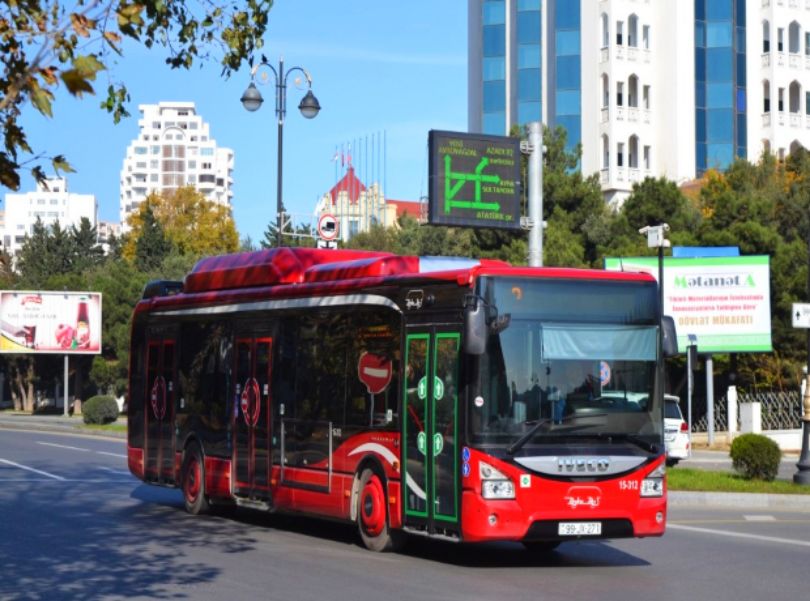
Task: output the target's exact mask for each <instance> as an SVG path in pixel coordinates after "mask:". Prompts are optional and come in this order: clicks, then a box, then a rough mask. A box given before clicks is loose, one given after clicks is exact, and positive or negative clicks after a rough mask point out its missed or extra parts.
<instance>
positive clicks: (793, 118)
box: [790, 113, 802, 127]
mask: <svg viewBox="0 0 810 601" xmlns="http://www.w3.org/2000/svg"><path fill="white" fill-rule="evenodd" d="M801 126H802V116H801V115H800V114H799V113H790V127H801Z"/></svg>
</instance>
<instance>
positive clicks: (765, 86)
mask: <svg viewBox="0 0 810 601" xmlns="http://www.w3.org/2000/svg"><path fill="white" fill-rule="evenodd" d="M762 98H763V107H762V109H763V112H765V113H770V112H771V82H770V81H768V80H767V79H766V80H765V81H763V82H762Z"/></svg>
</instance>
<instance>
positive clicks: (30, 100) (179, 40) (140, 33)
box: [0, 0, 273, 190]
mask: <svg viewBox="0 0 810 601" xmlns="http://www.w3.org/2000/svg"><path fill="white" fill-rule="evenodd" d="M272 4H273V3H272V0H246V1H245V2H239V3H234V2H216V1H213V0H211V1H209V0H203V1H197V2H193V1H190V0H189V1H185V0H181V1H173V2H165V1H164V0H139V1H138V2H134V1H132V0H106V1H104V0H98V1H88V0H80V1H79V2H58V1H42V0H26V1H24V2H4V3H2V5H0V65H2V74H1V75H0V122H1V123H2V126H3V132H4V137H3V145H2V150H0V184H3V185H5V186H6V187H8V188H11V189H13V190H16V189H18V188H19V185H20V169H22V168H25V167H26V166H28V165H29V164H30V165H31V171H32V174H33V175H34V177H35V178H36V179H38V180H42V179H44V170H43V169H42V167H41V165H40V162H41V161H42V160H43V159H46V160H48V161H49V162H50V167H51V169H52V170H53V171H55V172H57V173H58V172H60V171H61V172H70V171H72V168H71V167H70V164H69V163H68V162H67V160H66V159H65V157H64V156H63V155H56V156H50V157H45V156H44V155H42V154H37V153H36V152H35V151H34V150H33V149H32V148H31V147H30V145H29V143H28V139H27V137H26V133H25V130H24V129H23V127H22V125H21V124H20V123H19V121H20V117H21V115H22V111H23V110H24V109H25V108H26V107H27V106H28V105H29V104H30V106H32V107H33V108H34V109H35V110H37V111H38V112H40V113H41V114H43V115H45V116H47V117H51V116H52V115H53V103H54V100H55V91H56V89H57V88H58V87H59V86H64V88H65V89H66V90H67V92H68V93H69V94H71V95H72V96H75V97H78V98H82V97H83V96H84V95H86V94H89V95H93V94H95V93H96V89H95V86H96V85H97V83H96V79H97V78H98V76H99V74H101V73H102V72H107V80H108V84H107V86H106V90H104V92H105V93H106V97H105V98H104V100H103V101H102V102H101V108H102V109H104V110H106V111H108V112H109V113H111V115H112V117H113V120H114V121H115V122H116V123H117V122H118V121H119V120H120V119H121V118H122V117H124V116H127V115H128V113H127V110H126V106H125V105H126V103H127V101H128V100H129V93H128V91H127V88H126V86H125V84H123V83H121V82H117V81H115V78H114V74H113V73H111V70H112V67H113V66H114V63H115V59H116V57H117V56H118V55H122V54H124V49H125V40H129V41H131V42H133V43H140V44H143V45H144V46H146V47H147V48H153V47H155V46H158V47H162V48H163V50H164V51H165V53H166V59H165V60H166V64H167V65H169V66H170V67H171V68H173V69H176V68H186V69H188V68H190V67H191V66H192V65H193V64H195V62H199V61H207V60H211V59H212V58H218V60H219V63H220V65H221V66H222V74H223V75H225V76H228V75H230V74H231V73H232V72H233V71H235V70H238V69H239V67H240V66H241V65H242V64H243V63H244V62H245V61H248V62H252V57H253V54H254V52H256V50H258V49H259V48H261V47H262V36H263V35H264V33H265V31H266V29H267V24H268V13H269V11H270V8H271V6H272Z"/></svg>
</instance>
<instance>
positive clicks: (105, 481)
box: [0, 478, 132, 484]
mask: <svg viewBox="0 0 810 601" xmlns="http://www.w3.org/2000/svg"><path fill="white" fill-rule="evenodd" d="M59 481H60V482H66V483H70V482H80V483H90V484H132V479H129V480H116V479H112V480H110V479H109V478H60V479H59ZM0 482H2V483H4V484H5V483H7V482H54V481H53V480H44V479H42V478H0Z"/></svg>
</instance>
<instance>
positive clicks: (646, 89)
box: [641, 86, 650, 110]
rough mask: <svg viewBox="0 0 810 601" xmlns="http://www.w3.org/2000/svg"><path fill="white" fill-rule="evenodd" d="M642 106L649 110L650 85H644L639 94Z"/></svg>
mask: <svg viewBox="0 0 810 601" xmlns="http://www.w3.org/2000/svg"><path fill="white" fill-rule="evenodd" d="M641 102H642V106H643V107H644V108H645V109H646V110H650V86H644V88H643V92H642V96H641Z"/></svg>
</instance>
